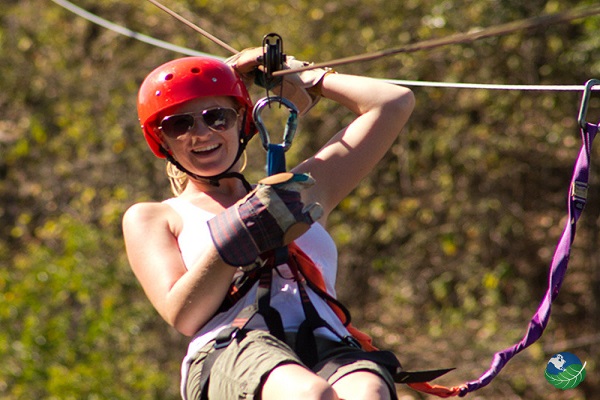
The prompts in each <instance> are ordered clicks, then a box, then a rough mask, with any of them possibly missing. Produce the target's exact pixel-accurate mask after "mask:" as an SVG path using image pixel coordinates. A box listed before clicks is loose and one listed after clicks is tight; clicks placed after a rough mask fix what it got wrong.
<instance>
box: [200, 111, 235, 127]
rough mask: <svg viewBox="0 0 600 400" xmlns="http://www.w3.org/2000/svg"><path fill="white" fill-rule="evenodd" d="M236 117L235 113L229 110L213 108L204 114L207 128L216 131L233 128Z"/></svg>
mask: <svg viewBox="0 0 600 400" xmlns="http://www.w3.org/2000/svg"><path fill="white" fill-rule="evenodd" d="M236 116H237V115H236V113H235V111H234V110H232V109H229V108H213V109H212V110H206V111H204V112H203V113H202V118H203V119H204V123H205V124H206V126H208V127H209V128H210V129H213V130H215V131H225V130H227V129H229V128H231V126H232V125H233V123H234V122H235V118H236Z"/></svg>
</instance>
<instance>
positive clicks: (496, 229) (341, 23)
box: [0, 0, 600, 400]
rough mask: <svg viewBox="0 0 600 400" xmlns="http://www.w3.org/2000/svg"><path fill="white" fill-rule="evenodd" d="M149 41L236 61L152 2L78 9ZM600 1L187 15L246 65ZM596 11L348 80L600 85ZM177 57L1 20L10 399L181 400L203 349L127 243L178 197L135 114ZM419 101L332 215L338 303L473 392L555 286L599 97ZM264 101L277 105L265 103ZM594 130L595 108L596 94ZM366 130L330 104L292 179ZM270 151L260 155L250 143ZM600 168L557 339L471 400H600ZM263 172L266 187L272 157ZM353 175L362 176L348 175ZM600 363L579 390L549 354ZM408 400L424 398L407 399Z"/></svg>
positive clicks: (231, 5)
mask: <svg viewBox="0 0 600 400" xmlns="http://www.w3.org/2000/svg"><path fill="white" fill-rule="evenodd" d="M75 3H76V4H77V5H79V6H80V7H83V8H85V9H86V10H88V11H90V12H92V13H95V14H97V15H99V16H100V17H103V18H106V19H108V20H110V21H113V22H115V23H117V24H120V25H123V26H126V27H128V28H130V29H132V30H135V31H138V32H141V33H144V34H147V35H150V36H153V37H156V38H158V39H162V40H166V41H169V42H172V43H175V44H178V45H181V46H185V47H188V48H193V49H196V50H199V51H204V52H208V53H211V54H214V55H218V56H222V57H226V56H228V55H229V54H227V52H225V51H224V50H223V49H221V48H220V47H218V46H216V45H214V44H213V43H212V42H209V41H207V40H206V39H204V38H203V37H201V36H200V35H198V34H196V33H195V32H193V31H191V30H190V29H189V28H187V27H185V26H183V25H182V24H180V23H178V22H176V21H175V20H174V19H173V18H172V17H170V16H168V15H167V14H165V13H163V12H162V11H160V10H159V9H157V8H156V7H155V6H153V5H152V4H150V3H148V2H144V1H138V0H119V1H116V0H103V1H101V2H98V1H92V0H77V1H76V2H75ZM593 3H595V0H589V1H571V0H561V1H559V0H531V1H527V2H523V1H522V0H503V1H499V0H478V1H462V0H420V1H416V0H406V1H402V2H397V1H383V0H360V1H358V0H345V1H334V0H310V1H309V0H286V1H280V0H277V1H268V2H267V1H258V0H244V1H236V0H220V1H206V0H169V1H165V5H167V6H169V7H171V8H173V9H174V10H175V11H177V12H179V13H181V14H182V15H183V16H185V17H187V18H188V19H190V20H192V21H194V22H195V23H196V24H198V25H200V26H202V27H203V28H204V29H206V30H207V31H209V32H211V33H212V34H214V35H216V36H217V37H219V38H220V39H222V40H224V41H225V42H227V43H229V44H231V45H232V46H233V47H235V48H237V49H242V48H245V47H251V46H257V45H260V43H261V41H262V37H263V35H265V34H267V33H270V32H277V33H279V34H280V35H282V37H283V38H284V45H285V51H286V52H287V53H288V54H293V55H295V56H296V57H297V58H299V59H307V60H314V61H326V60H331V59H335V58H340V57H345V56H350V55H356V54H362V53H365V52H372V51H376V50H382V49H386V48H390V47H397V46H400V45H402V44H408V43H413V42H416V41H420V40H424V39H429V38H438V37H444V36H447V35H450V34H453V33H457V32H464V31H467V30H468V29H470V28H473V27H488V26H492V25H496V24H501V23H505V22H509V21H513V20H517V19H522V18H527V17H532V16H536V15H540V14H544V13H552V12H559V11H563V10H566V9H570V8H573V7H576V6H585V5H590V4H593ZM599 30H600V17H592V18H586V19H583V20H578V21H576V22H573V23H568V24H560V25H554V26H550V27H544V28H540V29H533V30H528V31H522V32H519V33H517V34H513V35H509V36H504V37H495V38H489V39H485V40H480V41H477V42H475V43H471V44H467V45H454V46H446V47H443V48H439V49H436V50H432V51H427V52H416V53H411V54H403V55H398V56H394V57H388V58H385V59H380V60H377V61H371V62H363V63H357V64H352V65H347V66H343V67H339V68H338V71H340V72H344V73H352V74H362V75H368V76H372V77H377V78H385V79H408V80H418V81H444V82H472V83H496V84H529V85H542V84H543V85H558V84H561V85H563V84H569V85H583V84H584V83H585V82H586V81H587V80H588V79H591V78H600V57H599V55H600V36H599V35H598V31H599ZM180 56H182V55H181V54H176V53H173V52H169V51H167V50H162V49H159V48H156V47H153V46H150V45H148V44H145V43H142V42H139V41H136V40H134V39H130V38H127V37H124V36H120V35H118V34H116V33H114V32H111V31H109V30H106V29H104V28H101V27H99V26H96V25H94V24H92V23H90V22H88V21H86V20H84V19H82V18H80V17H78V16H76V15H74V14H72V13H70V12H69V11H67V10H65V9H63V8H61V7H59V6H58V5H56V4H54V3H53V2H51V1H48V0H18V1H17V0H3V1H2V6H1V9H0V111H1V113H0V154H1V156H0V177H1V180H0V217H1V220H2V224H0V259H1V260H2V268H1V269H0V326H1V329H0V360H1V362H0V397H1V398H3V399H31V398H37V399H131V398H136V399H177V398H178V381H179V364H180V361H181V358H182V357H183V354H184V352H185V348H186V342H187V339H186V338H184V337H182V336H181V335H179V334H177V333H176V332H174V331H173V330H172V329H171V328H169V327H168V326H167V325H166V324H165V323H164V322H162V320H161V319H160V317H159V316H158V314H157V313H156V312H155V311H154V310H153V309H152V307H151V306H150V304H149V302H148V301H147V300H146V298H145V296H144V294H143V292H142V290H141V288H140V287H139V285H138V284H137V282H136V280H135V278H134V276H133V274H132V273H131V271H130V269H129V266H128V264H127V261H126V258H125V254H124V249H123V244H122V237H121V230H120V220H121V216H122V214H123V212H124V211H125V210H126V209H127V208H128V207H129V206H130V205H131V204H133V203H135V202H138V201H143V200H150V199H154V200H160V199H162V198H165V197H168V196H170V192H169V185H168V181H167V179H166V177H165V174H164V164H163V162H162V161H160V160H158V159H155V158H154V157H153V156H152V154H151V152H150V151H149V150H148V148H147V147H146V144H145V142H144V140H143V139H142V135H141V131H140V129H139V127H138V124H137V114H136V109H135V104H136V93H137V88H138V87H139V85H140V83H141V81H142V79H143V78H144V77H145V75H146V74H147V73H148V72H149V71H151V70H152V69H154V68H155V67H156V66H158V65H159V64H161V63H163V62H165V61H168V60H170V59H172V58H175V57H180ZM412 89H413V90H414V92H415V94H416V97H417V108H416V110H415V113H414V115H413V117H412V118H411V120H410V122H409V124H408V126H407V127H406V129H405V130H404V133H403V135H402V136H401V137H400V138H399V139H398V141H397V142H396V143H395V144H394V146H393V147H392V149H391V150H390V152H389V154H388V156H387V157H386V158H385V159H384V160H383V161H382V163H381V164H380V166H379V168H378V169H377V170H375V171H373V173H372V174H371V175H370V176H369V177H368V178H367V179H365V180H364V182H363V183H362V184H361V185H360V187H358V188H357V189H356V190H355V191H354V193H353V194H352V195H351V196H350V197H348V199H347V200H346V201H344V202H343V203H342V204H341V205H340V207H339V208H338V209H337V210H336V211H335V213H334V214H333V215H332V221H331V224H330V228H331V231H332V234H333V235H334V237H335V240H336V241H337V243H338V244H339V250H340V281H339V287H338V290H339V295H340V297H341V299H342V300H343V301H344V302H345V303H346V304H347V305H349V307H350V308H351V310H352V312H353V315H354V320H355V324H356V325H357V326H359V327H361V328H364V329H365V330H366V331H368V332H369V333H370V334H372V335H373V336H374V337H375V340H376V343H377V344H378V345H379V346H380V347H383V348H388V349H392V350H394V351H395V352H396V353H397V354H398V355H399V357H400V359H401V360H402V362H403V364H404V365H405V367H406V368H407V369H428V368H438V367H449V366H455V367H457V370H456V371H454V372H452V373H450V374H448V375H447V376H446V377H444V378H442V379H440V380H439V381H440V383H442V384H446V385H455V384H459V383H462V382H464V381H466V380H472V379H476V378H477V377H478V376H479V374H480V373H481V372H482V371H484V370H485V369H487V367H488V366H489V363H490V361H491V357H492V355H493V353H494V352H496V351H498V350H500V349H502V348H505V347H507V346H509V345H511V344H512V343H514V342H516V341H518V340H519V339H520V338H521V337H522V335H523V334H524V332H525V327H526V325H527V323H528V321H529V319H530V317H531V315H532V314H533V313H534V312H535V310H536V308H537V305H538V303H539V301H540V299H541V296H542V294H543V293H544V291H545V288H546V274H547V269H548V266H549V264H550V261H551V257H552V254H553V251H554V247H555V245H556V243H557V241H558V239H559V236H560V233H561V231H562V228H563V227H564V224H565V203H566V201H565V200H566V194H567V187H568V184H569V179H570V175H571V171H572V165H573V162H574V160H575V158H576V156H577V153H578V150H579V132H578V128H577V124H576V117H577V112H578V110H579V101H580V96H581V94H580V93H579V92H576V91H575V92H569V91H565V92H557V91H493V90H480V89H477V90H475V89H450V88H427V87H419V86H416V87H413V88H412ZM253 95H254V96H256V97H255V99H257V98H259V97H261V96H262V95H264V93H263V92H261V91H259V90H255V91H254V92H253ZM588 115H589V117H588V120H592V119H593V118H594V117H596V118H597V117H598V116H600V96H593V97H592V101H591V103H590V111H589V114H588ZM350 118H351V116H350V115H349V114H348V113H347V112H346V111H344V110H342V109H339V108H338V107H336V106H335V105H333V104H331V103H328V102H327V101H322V102H321V103H319V105H318V106H317V107H316V108H315V109H314V110H313V111H312V112H311V114H310V115H309V116H308V117H306V118H305V119H303V120H302V121H301V124H300V128H299V131H298V135H297V139H296V143H295V146H294V147H293V149H292V151H291V153H290V155H289V156H288V161H289V163H293V162H294V161H297V160H300V159H302V157H305V156H307V155H308V154H311V153H312V152H314V151H315V150H316V149H317V148H318V147H319V146H320V145H322V144H323V143H324V141H325V140H326V139H327V137H328V136H329V135H331V133H332V132H334V131H336V130H337V129H338V128H339V127H341V126H343V124H345V123H347V122H348V121H349V120H350ZM255 142H258V141H255ZM598 156H600V154H598V146H596V148H595V149H593V154H592V164H593V165H592V170H593V171H592V187H591V189H590V193H589V199H590V201H589V204H588V206H587V208H586V210H585V213H584V215H583V217H582V219H581V220H580V225H579V229H578V237H577V239H576V240H575V243H574V248H573V254H572V260H571V264H570V270H569V273H568V274H567V276H566V280H565V283H564V285H563V288H562V291H561V293H560V296H559V297H558V299H557V301H556V303H555V306H554V308H553V316H552V319H551V321H550V324H549V326H548V329H547V331H546V333H545V334H544V336H543V337H542V338H541V340H540V341H539V342H538V343H537V344H535V345H534V346H532V347H531V348H530V349H528V350H526V351H524V352H523V353H521V354H520V355H518V356H517V357H516V358H515V359H513V361H511V362H510V363H509V365H508V366H507V367H506V368H505V370H504V371H503V372H502V373H501V374H500V376H499V377H498V378H497V379H496V380H495V381H494V382H493V383H492V384H491V385H490V386H488V387H486V388H484V389H482V390H480V391H478V392H476V393H474V394H471V395H469V397H470V398H473V399H500V398H502V399H533V400H536V399H584V398H588V399H592V398H597V397H594V393H595V394H596V396H597V393H600V375H599V374H598V373H597V370H598V361H599V360H600V347H599V345H600V329H599V328H600V247H599V244H600V238H599V236H600V207H599V205H600V157H598ZM250 161H251V162H250V167H251V168H250V172H249V177H250V178H251V179H252V180H253V181H256V180H257V179H259V178H260V177H261V176H262V175H263V174H264V170H263V167H264V153H263V152H262V149H261V148H260V146H259V145H258V143H253V144H252V145H251V148H250ZM340 173H343V171H340ZM561 351H570V352H573V353H575V354H576V355H578V356H579V358H580V359H582V360H585V361H587V370H588V374H587V377H586V379H585V381H584V382H583V383H582V384H581V385H580V386H579V387H578V388H576V389H573V390H569V391H565V392H562V391H559V390H557V389H554V388H553V387H552V386H550V385H549V384H548V383H547V382H546V381H545V378H544V370H545V366H546V363H547V361H548V360H549V358H550V357H551V356H552V355H553V354H555V353H557V352H561ZM398 392H399V395H400V397H401V399H402V400H409V399H425V398H429V397H427V396H423V395H421V394H418V393H416V392H413V391H411V390H409V389H407V388H406V387H403V386H398Z"/></svg>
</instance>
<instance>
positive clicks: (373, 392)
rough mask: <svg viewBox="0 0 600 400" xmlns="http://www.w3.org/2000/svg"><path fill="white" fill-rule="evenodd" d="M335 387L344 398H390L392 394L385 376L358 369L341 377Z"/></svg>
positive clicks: (364, 399)
mask: <svg viewBox="0 0 600 400" xmlns="http://www.w3.org/2000/svg"><path fill="white" fill-rule="evenodd" d="M333 388H334V389H335V391H336V392H337V394H338V395H339V397H340V398H342V399H356V400H374V399H378V400H390V399H391V398H392V394H391V393H390V388H389V386H388V385H387V383H386V382H385V380H384V379H383V378H381V377H380V376H379V375H377V374H375V373H372V372H369V371H357V372H354V373H351V374H348V375H346V376H344V377H343V378H340V379H339V380H338V381H337V382H335V383H334V384H333Z"/></svg>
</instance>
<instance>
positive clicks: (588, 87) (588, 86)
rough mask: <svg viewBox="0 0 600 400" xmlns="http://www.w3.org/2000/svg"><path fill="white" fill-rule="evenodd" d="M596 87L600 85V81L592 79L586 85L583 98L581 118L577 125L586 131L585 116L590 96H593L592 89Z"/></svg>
mask: <svg viewBox="0 0 600 400" xmlns="http://www.w3.org/2000/svg"><path fill="white" fill-rule="evenodd" d="M596 85H600V80H598V79H590V80H589V81H587V82H586V84H585V88H584V90H583V96H581V107H580V108H579V116H578V117H577V124H578V125H579V127H580V128H583V129H585V127H586V125H587V122H586V120H585V116H586V114H587V109H588V103H589V100H590V95H591V94H592V88H593V87H594V86H596Z"/></svg>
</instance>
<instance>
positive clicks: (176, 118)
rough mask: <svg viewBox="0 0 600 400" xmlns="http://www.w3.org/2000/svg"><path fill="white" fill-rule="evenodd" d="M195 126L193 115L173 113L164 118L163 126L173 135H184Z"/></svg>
mask: <svg viewBox="0 0 600 400" xmlns="http://www.w3.org/2000/svg"><path fill="white" fill-rule="evenodd" d="M193 126H194V117H193V116H191V115H173V116H171V117H167V118H165V119H164V120H163V122H162V124H161V128H162V130H163V132H164V133H165V134H167V135H168V136H171V137H177V136H181V135H184V134H185V133H187V131H189V130H190V129H191V128H192V127H193Z"/></svg>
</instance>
